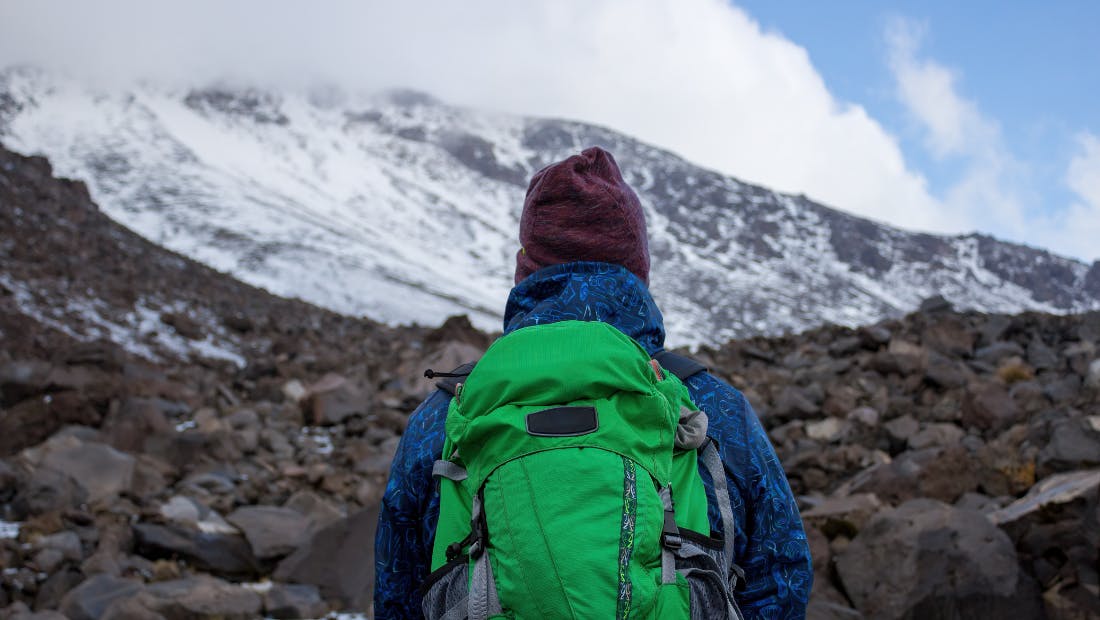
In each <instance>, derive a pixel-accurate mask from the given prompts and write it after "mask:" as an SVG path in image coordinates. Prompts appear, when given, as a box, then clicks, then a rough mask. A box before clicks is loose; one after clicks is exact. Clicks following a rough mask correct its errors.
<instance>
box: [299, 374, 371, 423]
mask: <svg viewBox="0 0 1100 620" xmlns="http://www.w3.org/2000/svg"><path fill="white" fill-rule="evenodd" d="M302 403H303V406H304V408H305V412H306V414H307V415H308V416H309V419H310V422H311V423H312V424H315V425H332V424H340V423H341V422H343V421H344V420H346V419H348V418H350V417H352V416H364V417H365V416H366V415H367V414H368V413H369V407H370V398H369V395H368V394H367V391H366V390H365V389H364V388H363V387H361V386H358V385H355V384H354V383H352V382H351V381H350V380H348V379H347V378H346V377H342V376H340V375H337V374H327V375H325V376H324V377H322V378H321V380H320V381H318V382H316V383H314V384H313V385H311V386H310V387H309V390H308V393H307V394H306V395H305V397H304V399H303V401H302Z"/></svg>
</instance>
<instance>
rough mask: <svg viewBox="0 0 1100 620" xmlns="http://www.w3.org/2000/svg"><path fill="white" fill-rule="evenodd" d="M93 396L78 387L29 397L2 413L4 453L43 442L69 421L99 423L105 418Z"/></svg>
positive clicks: (1, 450)
mask: <svg viewBox="0 0 1100 620" xmlns="http://www.w3.org/2000/svg"><path fill="white" fill-rule="evenodd" d="M98 404H99V403H97V402H96V401H95V400H94V399H92V397H90V396H89V395H87V394H85V393H84V392H79V391H75V390H69V391H64V392H54V393H50V394H44V395H41V396H35V397H32V398H28V399H26V400H24V401H22V402H20V403H19V404H17V405H15V406H13V407H11V408H8V409H5V410H4V415H3V416H0V456H9V455H12V454H15V453H17V452H19V451H20V450H22V449H24V448H26V447H28V446H34V445H37V444H39V443H40V442H42V441H44V440H46V439H47V438H48V437H50V436H51V435H53V434H54V433H55V432H57V431H58V430H60V429H61V428H64V427H65V426H66V425H69V424H82V425H88V426H95V425H97V424H99V422H100V420H102V418H103V415H102V413H100V411H99V408H98V406H97V405H98Z"/></svg>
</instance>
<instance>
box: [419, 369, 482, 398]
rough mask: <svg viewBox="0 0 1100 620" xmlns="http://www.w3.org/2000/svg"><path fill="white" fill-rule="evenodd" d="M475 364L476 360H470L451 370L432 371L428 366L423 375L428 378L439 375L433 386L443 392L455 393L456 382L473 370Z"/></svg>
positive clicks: (456, 388)
mask: <svg viewBox="0 0 1100 620" xmlns="http://www.w3.org/2000/svg"><path fill="white" fill-rule="evenodd" d="M476 365H477V360H474V361H472V362H466V363H465V364H463V365H461V366H459V367H458V368H455V369H454V370H452V371H451V372H434V371H433V370H431V369H430V368H429V369H428V370H426V371H425V372H424V376H425V377H427V378H429V379H434V378H435V377H439V381H436V382H435V387H437V388H439V389H441V390H443V391H444V392H446V393H448V394H450V395H451V396H454V395H455V391H456V390H458V384H459V383H462V381H463V380H464V379H465V378H466V376H467V375H469V374H470V372H471V371H473V369H474V366H476Z"/></svg>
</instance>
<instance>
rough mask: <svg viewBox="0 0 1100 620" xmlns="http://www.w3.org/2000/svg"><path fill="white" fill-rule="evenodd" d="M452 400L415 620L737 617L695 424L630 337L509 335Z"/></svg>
mask: <svg viewBox="0 0 1100 620" xmlns="http://www.w3.org/2000/svg"><path fill="white" fill-rule="evenodd" d="M454 393H455V396H454V398H453V399H452V400H451V404H450V408H449V409H448V412H447V421H446V441H445V443H444V447H443V454H444V455H445V457H446V458H445V460H441V461H438V462H436V464H435V468H434V470H433V474H434V475H435V476H437V478H438V479H439V482H440V489H439V490H440V511H439V523H438V526H437V529H436V534H435V545H434V549H433V554H432V573H431V575H430V576H429V577H428V579H427V581H426V582H425V584H424V586H423V588H422V589H421V593H422V594H423V603H422V607H423V611H424V615H425V617H426V618H429V619H431V620H435V619H446V620H456V619H457V620H461V619H464V618H468V619H469V620H487V619H489V618H520V619H538V618H574V619H589V618H597V619H602V618H616V619H626V618H646V619H658V618H659V619H661V620H666V619H675V618H684V619H687V618H691V619H696V618H699V619H702V618H707V619H714V618H728V619H731V620H736V619H740V618H741V615H740V612H739V611H738V609H737V605H736V603H735V602H734V599H733V595H732V592H733V588H734V587H735V586H736V580H737V576H739V575H740V574H741V573H740V569H738V568H737V567H736V566H734V565H733V563H732V554H733V550H732V542H733V541H732V532H733V531H734V529H733V518H732V511H731V509H730V502H729V494H728V490H727V488H726V485H725V484H724V481H725V471H724V469H723V467H722V464H721V461H720V460H719V457H718V453H717V451H716V450H715V448H714V446H713V445H711V443H710V442H709V441H708V440H707V438H706V416H705V414H703V413H702V412H701V411H699V410H698V408H696V407H695V405H693V404H692V402H691V399H690V397H689V395H688V391H687V388H685V387H684V385H683V384H682V383H681V381H680V380H679V379H678V378H677V377H676V376H675V375H673V374H671V373H668V372H664V371H663V369H662V368H661V366H660V365H659V364H658V363H657V362H656V361H655V360H651V359H650V357H649V355H648V354H646V352H645V350H644V349H642V347H641V346H639V345H638V343H637V342H635V341H634V340H633V339H631V338H630V337H628V336H626V335H625V334H623V333H622V332H620V331H618V330H616V329H615V328H614V327H612V326H610V325H608V324H606V323H601V322H585V321H562V322H557V323H551V324H545V325H537V326H532V327H527V328H523V329H519V330H516V331H514V332H512V333H510V334H508V335H506V336H504V337H503V338H500V339H499V340H497V341H496V342H495V343H494V344H493V345H492V346H491V347H490V348H489V350H488V351H487V352H486V353H485V356H484V357H482V358H481V360H480V361H479V362H478V363H477V365H476V367H474V368H473V370H472V371H471V372H470V373H469V376H467V377H466V378H465V381H464V382H463V383H460V384H457V386H455V389H454ZM704 444H705V447H704ZM698 450H702V454H703V457H704V459H703V462H704V463H705V465H706V467H707V469H708V470H709V474H710V476H711V477H712V478H713V479H714V480H715V481H716V484H715V494H716V499H717V501H718V504H719V507H720V509H721V510H720V512H721V514H722V518H723V520H724V522H723V529H724V531H725V532H727V533H729V534H730V536H729V537H727V538H726V540H722V539H719V538H712V537H711V536H710V526H709V522H708V519H707V497H706V493H705V491H704V489H703V483H702V479H701V478H700V477H699V470H698V465H697V462H698V461H697V459H698V454H699V452H697V451H698Z"/></svg>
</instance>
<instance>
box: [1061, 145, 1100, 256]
mask: <svg viewBox="0 0 1100 620" xmlns="http://www.w3.org/2000/svg"><path fill="white" fill-rule="evenodd" d="M1077 147H1078V150H1077V153H1076V154H1075V155H1074V157H1073V159H1072V160H1070V163H1069V169H1068V170H1067V172H1066V184H1067V185H1068V186H1069V188H1070V189H1071V190H1072V191H1073V193H1074V194H1076V195H1077V201H1075V202H1074V203H1073V204H1072V205H1070V208H1069V211H1068V212H1067V213H1066V215H1065V223H1064V227H1065V228H1066V229H1069V230H1072V231H1073V235H1072V236H1067V237H1066V239H1065V241H1066V242H1067V243H1068V244H1072V245H1069V246H1068V247H1067V249H1068V250H1069V251H1070V252H1071V253H1074V254H1076V255H1078V256H1089V257H1092V258H1097V259H1100V136H1096V135H1093V134H1091V133H1089V132H1082V133H1080V134H1078V135H1077Z"/></svg>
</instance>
